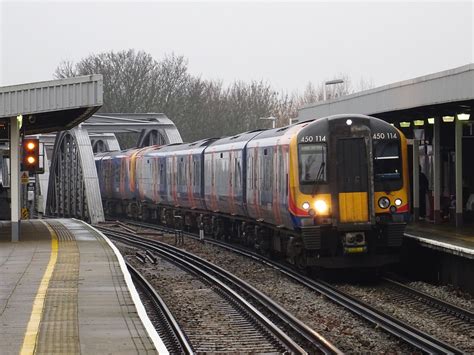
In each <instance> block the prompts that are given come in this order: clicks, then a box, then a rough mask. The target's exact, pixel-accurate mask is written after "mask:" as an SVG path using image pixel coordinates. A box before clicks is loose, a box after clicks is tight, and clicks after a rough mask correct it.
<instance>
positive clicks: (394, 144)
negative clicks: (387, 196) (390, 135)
mask: <svg viewBox="0 0 474 355" xmlns="http://www.w3.org/2000/svg"><path fill="white" fill-rule="evenodd" d="M374 182H375V191H392V190H398V189H400V188H401V187H402V170H401V155H400V144H399V142H398V141H389V140H376V141H374Z"/></svg>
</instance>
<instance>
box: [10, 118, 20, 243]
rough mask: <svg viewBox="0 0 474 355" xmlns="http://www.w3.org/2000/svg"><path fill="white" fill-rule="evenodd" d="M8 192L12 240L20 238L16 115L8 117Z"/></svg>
mask: <svg viewBox="0 0 474 355" xmlns="http://www.w3.org/2000/svg"><path fill="white" fill-rule="evenodd" d="M10 193H11V224H12V242H18V241H19V240H20V128H19V122H18V119H17V117H11V118H10Z"/></svg>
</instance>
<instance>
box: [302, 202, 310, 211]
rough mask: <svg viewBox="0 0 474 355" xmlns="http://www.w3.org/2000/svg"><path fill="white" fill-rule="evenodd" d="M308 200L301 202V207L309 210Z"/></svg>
mask: <svg viewBox="0 0 474 355" xmlns="http://www.w3.org/2000/svg"><path fill="white" fill-rule="evenodd" d="M309 207H310V206H309V202H303V209H305V210H306V211H307V210H309Z"/></svg>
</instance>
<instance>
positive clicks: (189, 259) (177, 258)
mask: <svg viewBox="0 0 474 355" xmlns="http://www.w3.org/2000/svg"><path fill="white" fill-rule="evenodd" d="M99 229H101V231H102V232H104V234H106V235H107V236H109V237H111V238H113V239H115V240H118V241H120V242H122V243H125V244H128V245H133V246H135V247H138V248H141V249H146V250H148V251H152V252H153V253H155V254H157V255H159V256H160V257H163V258H166V259H167V260H169V261H171V262H173V263H179V264H180V265H181V266H182V267H185V268H186V269H188V270H190V271H192V272H194V273H197V274H199V275H200V276H201V277H203V278H205V279H206V281H207V282H209V283H212V284H213V285H214V288H216V289H217V288H218V289H219V290H221V291H219V293H220V294H221V295H226V297H227V298H228V299H230V298H232V299H233V300H231V302H233V303H234V305H235V306H234V309H240V310H242V309H244V310H245V312H246V313H247V314H246V315H245V317H244V318H246V319H251V320H252V322H253V323H254V325H255V327H256V328H257V329H258V330H259V332H260V333H262V329H263V332H264V333H265V334H266V336H267V338H270V340H269V341H268V343H270V344H272V345H273V349H270V348H268V347H265V345H264V343H263V342H262V341H261V340H258V341H256V342H255V346H254V348H251V349H250V348H249V349H245V351H249V352H279V353H280V352H283V353H285V352H286V353H299V354H304V353H307V352H310V353H315V352H318V353H321V352H322V353H325V354H335V353H336V354H340V353H342V352H341V351H339V350H338V349H337V348H336V347H335V346H334V345H332V344H331V343H330V342H328V341H327V340H326V339H324V338H323V337H322V336H320V335H319V334H318V333H317V332H315V331H314V330H312V329H311V328H309V327H307V326H306V325H305V324H304V323H302V322H300V321H299V320H298V319H296V318H295V317H293V316H292V315H291V314H290V313H288V312H287V311H286V310H284V309H283V308H282V307H280V306H279V305H278V304H276V303H275V302H273V301H272V300H271V299H270V298H268V297H267V296H265V295H264V294H262V293H261V292H259V291H258V290H256V289H254V288H253V287H252V286H250V285H249V284H247V283H245V282H244V281H242V280H240V279H238V278H237V277H235V276H234V275H232V274H230V273H228V272H227V271H225V270H223V269H221V268H219V267H217V266H215V265H213V264H211V263H209V262H207V261H205V260H203V259H200V258H199V257H196V256H194V255H192V254H189V253H187V252H185V251H183V250H180V249H177V248H175V247H172V246H170V245H168V244H165V243H160V242H156V241H150V240H149V239H146V238H142V237H137V236H136V235H134V234H133V233H132V232H130V231H127V232H118V231H116V230H112V229H110V228H104V227H102V226H99ZM215 285H219V286H218V287H217V286H215ZM236 290H238V292H236ZM240 294H243V295H245V299H244V298H243V297H242V296H241V295H240ZM246 299H252V300H253V304H255V305H258V309H257V307H255V306H254V305H252V304H250V303H249V302H248V301H246ZM236 300H237V301H236ZM261 310H262V311H263V312H264V313H265V315H264V314H262V312H261ZM224 311H227V312H231V310H230V309H229V308H228V307H227V309H226V310H224ZM220 312H222V310H221V311H220ZM267 315H268V317H271V318H272V321H270V320H269V318H268V317H267ZM274 322H278V323H279V324H280V325H281V324H282V326H281V327H282V328H284V329H285V331H288V332H290V333H291V334H292V335H294V334H296V338H299V339H300V343H301V344H303V345H301V346H300V345H299V344H298V343H296V342H295V341H294V340H293V339H292V338H290V336H288V335H287V334H286V333H285V332H284V331H282V330H281V329H280V328H279V327H278V326H276V325H275V323H274ZM208 336H209V335H208ZM188 337H189V338H191V336H190V335H189V334H188ZM240 338H241V337H240ZM252 338H253V336H251V335H248V334H247V336H245V337H244V340H245V341H251V339H252ZM240 340H242V339H240ZM236 342H238V341H237V340H236ZM230 343H232V341H231V342H230ZM257 344H259V345H257ZM207 351H210V350H207ZM220 351H226V349H220ZM227 351H238V349H235V348H234V349H232V348H231V349H228V350H227Z"/></svg>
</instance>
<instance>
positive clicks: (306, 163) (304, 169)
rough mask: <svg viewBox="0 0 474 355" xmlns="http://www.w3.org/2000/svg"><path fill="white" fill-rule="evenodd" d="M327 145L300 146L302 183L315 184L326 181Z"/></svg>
mask: <svg viewBox="0 0 474 355" xmlns="http://www.w3.org/2000/svg"><path fill="white" fill-rule="evenodd" d="M326 157H327V148H326V144H325V143H315V144H300V145H299V162H300V163H299V174H300V181H301V183H303V184H304V183H314V182H316V181H318V182H325V181H326V168H325V165H326Z"/></svg>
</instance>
